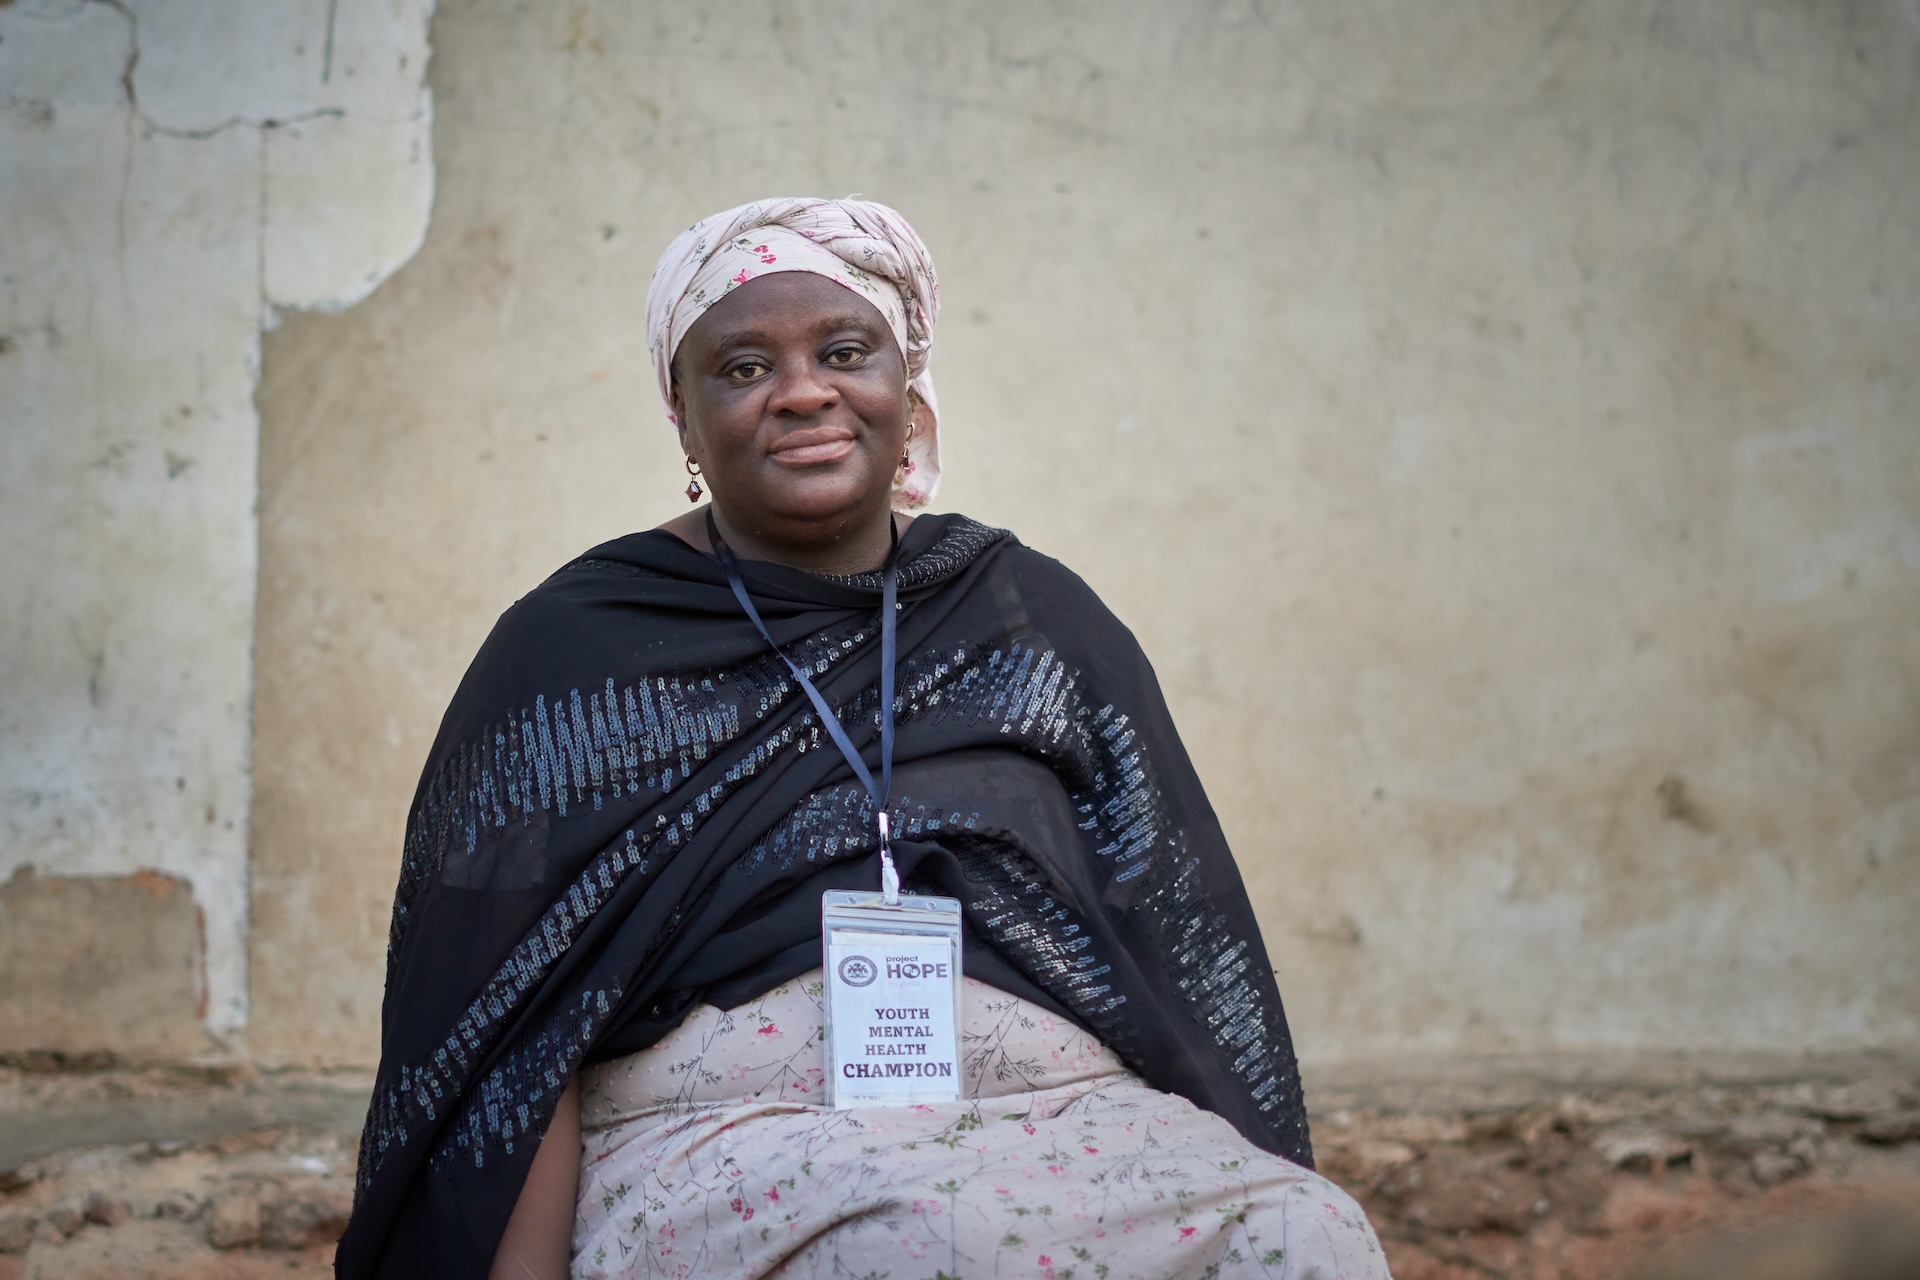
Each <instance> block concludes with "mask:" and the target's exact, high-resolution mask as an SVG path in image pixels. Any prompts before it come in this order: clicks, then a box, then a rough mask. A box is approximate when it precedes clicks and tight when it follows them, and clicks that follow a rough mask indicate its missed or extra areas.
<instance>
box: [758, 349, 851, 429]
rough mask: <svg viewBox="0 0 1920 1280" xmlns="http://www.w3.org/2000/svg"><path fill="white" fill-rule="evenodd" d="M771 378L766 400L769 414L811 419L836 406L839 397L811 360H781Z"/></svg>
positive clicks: (831, 384)
mask: <svg viewBox="0 0 1920 1280" xmlns="http://www.w3.org/2000/svg"><path fill="white" fill-rule="evenodd" d="M773 376H774V383H773V394H772V395H771V396H769V397H768V399H767V408H768V410H769V411H771V412H773V413H790V414H793V415H795V416H797V417H812V416H813V415H814V414H817V413H823V412H825V411H826V410H828V409H831V408H833V406H834V405H836V404H838V403H839V402H840V393H839V392H838V391H836V390H835V389H834V386H833V383H831V382H830V381H828V380H827V378H826V377H825V375H824V374H822V373H821V371H820V369H819V368H818V367H817V366H816V365H815V364H814V362H813V361H812V360H794V361H784V360H783V361H781V363H780V366H779V367H778V368H777V369H775V371H774V375H773Z"/></svg>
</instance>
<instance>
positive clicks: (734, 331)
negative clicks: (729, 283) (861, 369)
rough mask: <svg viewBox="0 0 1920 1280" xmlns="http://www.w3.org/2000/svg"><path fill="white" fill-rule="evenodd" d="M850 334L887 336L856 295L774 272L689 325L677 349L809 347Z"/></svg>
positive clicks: (810, 276) (810, 277) (804, 275)
mask: <svg viewBox="0 0 1920 1280" xmlns="http://www.w3.org/2000/svg"><path fill="white" fill-rule="evenodd" d="M846 330H853V331H857V332H860V333H862V334H864V335H866V336H867V337H869V338H874V339H877V338H879V336H880V335H882V334H885V335H886V336H887V338H888V339H889V341H890V342H891V339H892V336H893V330H892V328H891V326H889V325H888V324H887V321H886V317H885V316H882V315H881V314H880V312H879V310H878V309H877V308H876V307H875V306H874V305H873V304H872V303H871V302H868V301H867V300H866V299H865V298H863V297H861V296H860V295H859V294H858V293H857V292H855V291H854V290H852V289H849V288H846V287H845V286H843V285H841V284H838V283H836V282H835V281H834V280H832V279H830V278H828V277H826V276H821V275H817V274H814V273H812V272H807V271H778V272H771V273H769V274H767V275H763V276H756V277H755V278H754V279H752V280H750V281H748V282H747V283H746V284H743V285H741V286H740V287H739V288H737V289H734V290H732V291H730V292H729V293H728V294H727V296H726V297H724V298H721V299H720V300H719V301H718V302H715V303H714V304H713V305H712V306H711V307H708V308H707V310H706V311H705V312H704V313H703V314H702V315H701V316H700V318H699V319H698V320H696V321H694V322H693V327H692V328H690V329H688V330H687V335H686V337H685V338H684V339H682V340H681V346H682V347H683V348H684V347H687V346H689V345H691V346H693V347H695V348H696V349H699V350H706V351H713V352H723V351H730V350H732V349H734V348H736V347H748V346H755V345H761V344H766V343H777V342H781V341H789V342H791V341H815V340H818V339H820V338H823V337H827V336H829V335H831V334H833V333H837V332H842V331H846Z"/></svg>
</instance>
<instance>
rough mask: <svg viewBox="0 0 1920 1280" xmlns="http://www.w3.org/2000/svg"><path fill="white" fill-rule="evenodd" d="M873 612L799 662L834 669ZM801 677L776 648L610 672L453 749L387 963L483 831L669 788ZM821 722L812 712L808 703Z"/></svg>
mask: <svg viewBox="0 0 1920 1280" xmlns="http://www.w3.org/2000/svg"><path fill="white" fill-rule="evenodd" d="M872 630H873V625H872V623H871V622H868V623H865V624H859V625H856V626H854V627H852V628H850V629H848V630H847V631H845V632H843V633H841V634H838V635H833V634H827V635H820V636H810V637H808V638H807V639H806V640H804V641H802V642H801V643H800V644H798V645H796V646H795V647H794V650H793V656H794V659H795V661H797V662H800V663H801V664H802V665H804V666H808V667H811V668H812V670H813V672H814V673H815V674H824V673H825V672H826V671H827V670H828V668H829V667H831V666H832V664H833V663H834V662H835V661H836V660H838V659H839V658H841V657H844V656H845V655H847V654H849V653H851V652H852V651H853V650H854V649H856V648H858V647H859V646H860V645H861V644H862V643H863V642H864V641H865V640H866V639H867V637H868V636H869V635H870V634H871V633H872ZM794 688H795V686H794V684H793V678H792V676H791V675H789V674H788V673H787V671H786V667H785V664H784V663H781V662H780V661H779V660H778V659H777V658H775V657H774V656H773V655H771V654H765V655H761V656H758V657H755V658H753V659H751V660H750V661H748V662H746V663H743V664H742V665H740V666H739V667H736V668H733V669H732V670H722V671H714V672H708V673H704V674H698V675H687V676H678V675H674V676H655V677H652V678H649V679H643V680H637V681H634V682H632V683H630V684H628V685H626V686H624V687H620V686H617V685H616V683H615V681H614V680H613V679H612V678H611V677H609V678H608V679H607V681H606V682H605V684H604V686H603V687H602V688H600V689H598V690H595V691H594V692H592V693H588V694H586V695H585V696H582V693H581V691H580V690H579V689H577V688H576V689H573V690H570V691H569V692H567V693H566V694H564V695H561V696H556V697H554V698H553V699H551V700H549V699H548V698H547V697H546V696H545V695H544V694H543V695H540V696H538V697H536V698H535V699H534V702H533V705H532V706H531V707H528V708H525V709H522V710H520V711H518V712H515V713H512V714H510V715H508V716H507V717H505V718H504V719H503V720H502V721H501V722H500V723H498V724H497V725H495V726H493V727H492V728H490V729H488V730H486V731H483V732H482V733H481V734H479V735H478V736H477V737H476V738H475V739H474V740H473V741H471V742H469V743H468V744H467V745H466V746H464V747H462V748H460V749H458V750H456V751H454V752H453V753H451V754H450V755H449V757H448V759H447V760H446V762H445V763H444V764H442V766H441V767H440V769H439V770H438V771H437V772H436V773H435V775H434V777H433V779H432V780H431V781H430V782H429V783H428V784H427V786H426V788H425V789H424V790H423V791H422V792H421V796H420V799H419V800H418V802H417V803H416V804H415V807H414V812H413V814H412V817H411V819H410V820H409V822H408V823H407V834H406V842H405V845H404V850H403V854H402V857H401V864H400V879H399V884H398V886H397V887H396V889H395V892H394V910H393V922H392V926H391V927H390V929H389V930H388V936H387V959H388V963H389V965H391V964H392V963H393V960H394V958H395V957H396V955H397V954H398V952H399V948H400V943H401V940H402V939H403V938H404V937H405V935H406V931H407V927H408V925H409V924H410V923H411V919H412V904H413V899H414V896H415V894H416V893H417V892H418V890H419V888H420V886H421V885H422V884H424V883H425V882H426V881H427V880H428V879H430V878H431V877H433V876H435V875H437V874H438V873H439V871H440V868H441V867H442V866H443V865H444V864H445V861H446V859H447V858H448V857H451V856H456V855H460V854H465V855H466V856H469V857H470V856H472V855H473V854H474V853H475V851H476V850H477V849H478V848H479V845H480V841H481V838H482V836H483V833H484V832H486V831H487V830H489V829H494V830H504V829H505V828H506V827H507V826H508V825H509V824H510V823H513V822H515V821H518V822H520V823H522V824H526V823H528V822H530V821H531V819H532V817H533V814H534V813H535V812H537V811H551V812H552V813H553V814H554V815H555V816H556V817H560V818H564V817H566V816H567V815H568V813H569V811H570V809H576V808H579V807H582V806H590V807H591V808H593V809H595V810H598V809H600V808H602V807H603V806H604V804H605V803H606V801H607V800H608V799H610V798H617V797H621V796H635V795H638V794H639V793H640V792H642V791H643V790H645V791H650V792H651V791H657V792H658V793H659V794H660V795H662V796H665V795H667V794H669V793H670V792H671V791H672V790H673V788H674V787H675V786H676V785H678V784H679V783H683V782H685V781H687V780H688V779H690V778H691V777H692V776H693V772H694V770H695V769H696V768H697V767H699V766H700V765H701V764H702V763H704V762H705V761H706V759H707V758H708V756H709V755H710V754H711V753H712V752H713V751H714V750H715V749H716V748H718V747H721V746H724V745H725V744H727V743H728V742H731V741H732V740H734V739H735V738H737V737H739V735H740V732H741V726H742V725H743V724H744V723H746V722H747V721H748V720H749V719H751V720H753V721H759V720H764V719H765V718H766V716H767V715H768V714H769V713H770V712H772V711H773V710H775V709H776V708H778V707H779V706H781V705H782V704H783V703H785V702H786V701H787V700H788V699H790V698H791V697H792V696H793V694H794ZM806 715H807V718H808V720H809V722H811V713H810V712H808V713H806Z"/></svg>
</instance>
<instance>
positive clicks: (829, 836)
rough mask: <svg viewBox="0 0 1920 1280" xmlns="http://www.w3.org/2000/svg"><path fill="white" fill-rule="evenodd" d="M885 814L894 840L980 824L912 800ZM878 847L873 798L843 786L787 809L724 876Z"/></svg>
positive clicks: (820, 862)
mask: <svg viewBox="0 0 1920 1280" xmlns="http://www.w3.org/2000/svg"><path fill="white" fill-rule="evenodd" d="M887 812H888V813H889V814H891V815H892V818H891V825H892V829H893V833H894V835H895V837H896V838H899V837H912V838H914V839H918V838H920V837H922V836H933V835H940V834H945V833H951V832H961V831H972V830H974V829H975V827H977V826H978V825H979V822H980V815H979V813H978V812H975V813H968V814H963V813H961V812H960V811H959V810H957V809H952V810H949V809H946V808H944V807H941V806H937V805H936V806H934V807H933V808H928V806H926V805H925V804H922V803H919V802H918V801H916V800H915V799H914V798H913V797H912V796H910V795H902V796H901V797H900V798H899V799H898V800H896V801H894V803H893V804H892V806H891V807H889V809H888V810H887ZM878 844H879V839H878V836H877V835H876V831H875V827H874V822H873V800H872V798H871V797H870V796H868V795H867V790H866V788H865V787H863V786H860V785H859V784H858V783H846V784H844V785H841V786H837V787H827V788H824V789H822V790H820V791H815V792H813V793H812V794H811V795H809V796H807V797H806V799H804V800H802V801H801V802H800V803H799V804H796V805H795V806H793V808H791V809H789V810H787V815H786V817H784V818H782V819H781V820H780V821H779V822H777V823H775V824H774V825H773V826H772V827H771V828H770V829H769V830H768V831H767V833H766V834H765V835H764V836H761V837H760V839H758V840H756V841H754V843H753V847H752V848H750V849H748V850H747V851H746V852H745V853H743V854H742V855H740V857H739V859H738V860H737V861H735V862H734V864H733V865H732V866H730V867H728V868H727V874H729V875H738V876H757V875H759V874H761V873H762V872H765V871H772V872H774V873H776V874H779V873H784V872H787V871H790V870H792V869H793V867H794V865H795V864H796V863H799V862H801V861H805V862H808V863H811V864H813V865H815V866H825V865H827V864H828V863H830V862H835V861H839V860H841V859H844V858H848V857H853V856H862V857H864V856H865V855H866V854H868V853H871V852H873V850H874V848H875V847H876V846H878Z"/></svg>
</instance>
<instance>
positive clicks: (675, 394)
mask: <svg viewBox="0 0 1920 1280" xmlns="http://www.w3.org/2000/svg"><path fill="white" fill-rule="evenodd" d="M667 396H668V399H667V407H668V408H669V409H671V410H672V411H673V429H674V430H675V431H678V432H679V433H680V448H681V449H682V450H685V449H686V447H687V398H686V396H684V395H682V394H681V393H680V382H679V379H677V378H676V379H675V380H674V381H673V383H672V384H671V385H670V386H669V387H668V388H667Z"/></svg>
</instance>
